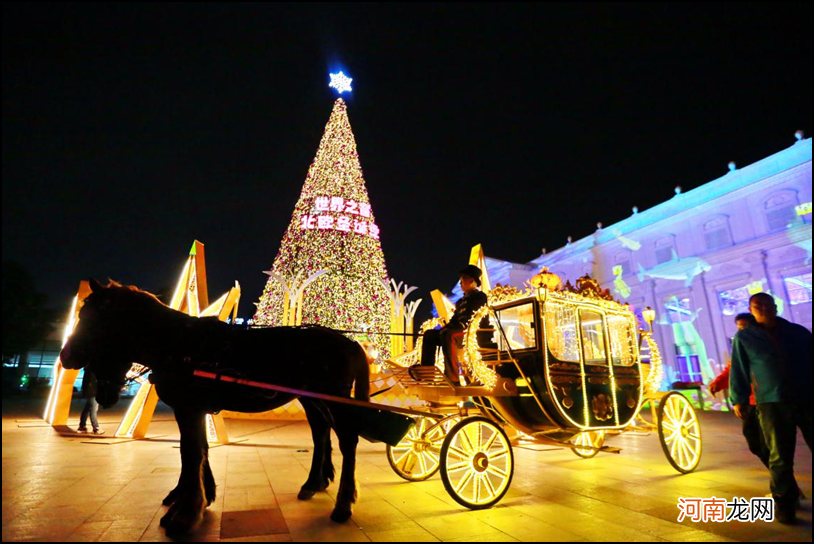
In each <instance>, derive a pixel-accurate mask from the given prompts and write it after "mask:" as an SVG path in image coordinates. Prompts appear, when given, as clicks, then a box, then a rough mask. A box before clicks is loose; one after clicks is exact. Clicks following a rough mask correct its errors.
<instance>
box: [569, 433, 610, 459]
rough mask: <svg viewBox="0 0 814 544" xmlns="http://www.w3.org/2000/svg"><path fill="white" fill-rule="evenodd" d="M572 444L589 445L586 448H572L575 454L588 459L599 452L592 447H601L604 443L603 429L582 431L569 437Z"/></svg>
mask: <svg viewBox="0 0 814 544" xmlns="http://www.w3.org/2000/svg"><path fill="white" fill-rule="evenodd" d="M571 442H572V443H573V444H576V445H577V446H590V447H588V448H573V449H572V450H571V451H573V452H574V453H575V454H577V455H578V456H579V457H582V458H583V459H590V458H591V457H593V456H595V455H596V454H597V453H599V450H595V449H593V448H601V447H602V444H604V443H605V431H582V432H581V433H579V434H577V435H576V436H575V437H574V438H572V439H571Z"/></svg>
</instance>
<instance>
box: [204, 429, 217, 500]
mask: <svg viewBox="0 0 814 544" xmlns="http://www.w3.org/2000/svg"><path fill="white" fill-rule="evenodd" d="M205 451H206V457H205V459H204V466H203V485H204V495H205V497H206V505H207V506H209V505H210V504H212V503H213V502H215V489H216V487H217V486H216V485H215V477H214V476H213V475H212V469H211V468H209V444H207V445H206V450H205Z"/></svg>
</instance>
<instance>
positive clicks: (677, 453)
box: [658, 391, 701, 474]
mask: <svg viewBox="0 0 814 544" xmlns="http://www.w3.org/2000/svg"><path fill="white" fill-rule="evenodd" d="M658 427H659V441H660V442H661V449H662V450H664V455H665V456H666V457H667V460H668V461H670V464H671V465H673V468H674V469H676V470H677V471H679V472H681V473H683V474H687V473H689V472H692V471H693V470H695V467H697V466H698V462H699V461H700V460H701V425H700V424H699V423H698V416H697V415H696V414H695V409H694V408H693V407H692V404H690V401H688V400H687V397H685V396H684V395H682V394H681V393H679V392H677V391H671V392H670V393H668V394H667V395H666V396H665V397H663V398H662V399H661V402H660V403H659V409H658Z"/></svg>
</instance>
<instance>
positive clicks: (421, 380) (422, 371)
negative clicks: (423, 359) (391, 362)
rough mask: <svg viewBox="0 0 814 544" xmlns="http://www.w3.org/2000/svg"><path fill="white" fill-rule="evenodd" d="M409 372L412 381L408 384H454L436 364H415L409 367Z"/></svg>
mask: <svg viewBox="0 0 814 544" xmlns="http://www.w3.org/2000/svg"><path fill="white" fill-rule="evenodd" d="M407 374H408V375H409V376H410V378H412V383H411V382H408V383H407V385H446V386H451V385H452V383H451V382H450V381H449V380H448V379H447V377H446V376H444V373H443V372H441V370H439V369H438V367H437V366H435V365H433V366H422V365H414V366H411V367H410V368H409V369H408V371H407Z"/></svg>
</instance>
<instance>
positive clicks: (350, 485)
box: [331, 410, 359, 523]
mask: <svg viewBox="0 0 814 544" xmlns="http://www.w3.org/2000/svg"><path fill="white" fill-rule="evenodd" d="M336 412H339V411H338V410H337V411H334V419H335V421H336V435H337V437H339V450H340V451H341V452H342V475H341V477H340V480H339V492H338V493H337V494H336V506H335V507H334V511H333V512H331V519H332V520H333V521H336V522H338V523H342V522H345V521H347V520H348V519H350V517H351V515H352V514H353V503H355V502H356V499H357V498H358V496H359V493H358V490H357V487H356V446H357V445H358V444H359V435H358V434H357V431H356V430H355V429H353V428H352V427H351V425H349V422H348V421H347V418H342V417H337V414H336ZM340 413H341V412H340Z"/></svg>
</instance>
